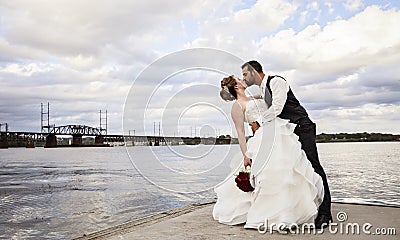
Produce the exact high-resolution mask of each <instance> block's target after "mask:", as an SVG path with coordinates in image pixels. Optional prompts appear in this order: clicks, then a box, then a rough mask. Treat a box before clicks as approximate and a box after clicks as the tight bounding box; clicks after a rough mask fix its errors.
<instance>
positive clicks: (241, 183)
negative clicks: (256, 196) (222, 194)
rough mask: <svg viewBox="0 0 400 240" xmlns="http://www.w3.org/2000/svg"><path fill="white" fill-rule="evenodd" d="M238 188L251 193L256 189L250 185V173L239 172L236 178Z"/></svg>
mask: <svg viewBox="0 0 400 240" xmlns="http://www.w3.org/2000/svg"><path fill="white" fill-rule="evenodd" d="M235 182H236V186H237V187H238V188H239V189H240V190H242V191H243V192H251V191H253V190H254V188H253V187H252V186H251V184H250V173H248V172H239V175H237V176H236V178H235Z"/></svg>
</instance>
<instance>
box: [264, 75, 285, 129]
mask: <svg viewBox="0 0 400 240" xmlns="http://www.w3.org/2000/svg"><path fill="white" fill-rule="evenodd" d="M267 79H268V77H267V76H265V77H264V79H263V80H262V82H261V85H260V90H261V96H262V97H263V98H264V99H265V91H266V89H267ZM269 85H270V88H271V92H272V94H271V95H272V105H271V106H270V108H268V110H267V111H266V112H264V113H263V114H262V117H260V118H259V119H258V120H257V122H258V123H259V124H260V125H262V124H264V123H266V122H270V121H272V120H274V119H275V118H276V117H277V116H278V115H279V114H281V112H282V110H283V107H284V106H285V103H286V99H287V93H288V92H289V83H288V82H287V81H285V80H284V79H282V78H280V77H274V78H273V79H271V81H270V84H269ZM267 91H268V90H267Z"/></svg>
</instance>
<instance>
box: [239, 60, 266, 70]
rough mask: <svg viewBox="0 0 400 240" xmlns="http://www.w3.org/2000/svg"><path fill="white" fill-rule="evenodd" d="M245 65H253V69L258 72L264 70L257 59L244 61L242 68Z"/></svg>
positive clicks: (248, 66)
mask: <svg viewBox="0 0 400 240" xmlns="http://www.w3.org/2000/svg"><path fill="white" fill-rule="evenodd" d="M244 67H247V68H248V69H250V67H251V68H252V69H254V70H256V72H259V73H262V72H263V70H262V66H261V64H260V63H259V62H257V61H256V60H251V61H248V62H247V63H244V64H243V65H242V69H243V68H244Z"/></svg>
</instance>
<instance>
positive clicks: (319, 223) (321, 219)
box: [315, 214, 332, 229]
mask: <svg viewBox="0 0 400 240" xmlns="http://www.w3.org/2000/svg"><path fill="white" fill-rule="evenodd" d="M331 222H332V215H325V214H321V215H318V217H317V218H316V219H315V228H316V229H322V228H326V227H328V226H329V224H330V223H331Z"/></svg>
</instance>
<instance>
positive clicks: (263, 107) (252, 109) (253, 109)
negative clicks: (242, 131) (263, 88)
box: [244, 99, 268, 123]
mask: <svg viewBox="0 0 400 240" xmlns="http://www.w3.org/2000/svg"><path fill="white" fill-rule="evenodd" d="M267 109H268V106H267V104H266V103H265V101H264V99H252V100H250V101H248V102H247V103H246V110H245V112H244V118H245V121H246V122H248V123H252V122H254V121H257V120H258V119H259V118H260V117H261V115H262V114H263V113H265V111H267Z"/></svg>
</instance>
